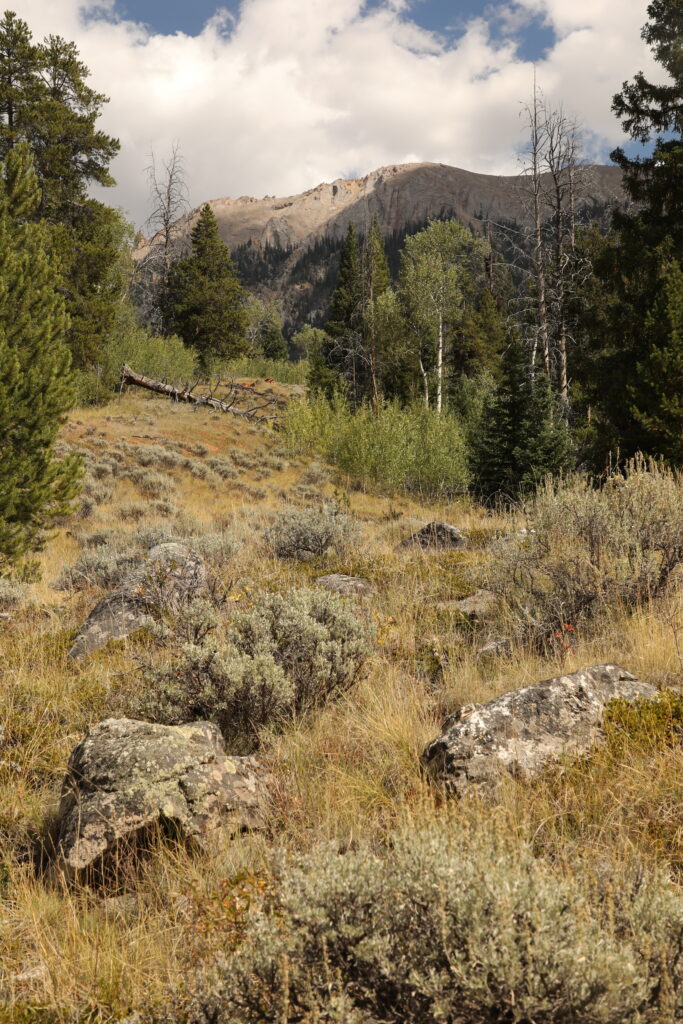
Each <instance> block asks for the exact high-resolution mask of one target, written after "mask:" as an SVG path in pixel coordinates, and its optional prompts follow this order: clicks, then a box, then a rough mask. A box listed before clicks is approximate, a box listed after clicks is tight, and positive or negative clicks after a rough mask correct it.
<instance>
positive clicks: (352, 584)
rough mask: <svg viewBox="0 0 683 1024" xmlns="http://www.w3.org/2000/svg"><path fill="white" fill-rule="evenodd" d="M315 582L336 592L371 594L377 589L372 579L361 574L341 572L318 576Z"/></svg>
mask: <svg viewBox="0 0 683 1024" xmlns="http://www.w3.org/2000/svg"><path fill="white" fill-rule="evenodd" d="M315 582H316V585H317V586H319V587H324V588H325V590H331V591H332V592H333V593H335V594H371V593H372V591H373V590H374V589H375V588H374V587H373V585H372V583H371V582H370V580H366V579H363V578H362V577H361V576H345V575H344V573H341V572H333V573H330V574H329V576H318V578H317V580H316V581H315Z"/></svg>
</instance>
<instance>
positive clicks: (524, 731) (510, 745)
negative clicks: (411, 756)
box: [422, 665, 657, 795]
mask: <svg viewBox="0 0 683 1024" xmlns="http://www.w3.org/2000/svg"><path fill="white" fill-rule="evenodd" d="M656 693H657V691H656V690H655V688H654V687H653V686H649V685H648V684H647V683H641V682H639V681H638V680H637V679H636V678H635V676H632V675H631V674H630V672H626V671H625V670H624V669H623V668H620V667H619V666H618V665H596V666H594V667H593V668H587V669H584V670H583V671H581V672H574V673H573V674H572V675H566V676H557V677H555V678H553V679H544V680H543V681H542V682H540V683H536V684H535V685H533V686H525V687H524V688H523V689H521V690H513V691H511V692H510V693H504V694H503V695H502V697H497V698H496V699H495V700H491V701H489V702H488V703H486V704H468V705H466V706H465V707H462V708H459V709H458V710H457V711H456V712H454V714H452V715H450V717H449V718H447V719H446V721H445V722H444V724H443V731H442V734H441V736H439V737H438V738H437V739H435V740H433V742H432V743H430V744H429V746H428V747H427V748H426V749H425V751H424V753H423V755H422V761H423V764H424V766H425V767H426V769H427V771H428V773H429V774H430V776H431V777H432V778H433V779H434V780H435V781H436V782H439V783H441V784H442V785H443V786H444V787H445V789H446V790H447V791H448V792H451V793H454V794H457V795H464V794H466V793H469V792H482V793H488V794H493V793H495V790H496V785H497V782H498V781H499V779H500V773H501V771H508V772H510V773H511V774H513V775H517V776H520V777H522V778H530V777H533V776H534V775H537V774H538V773H539V772H541V771H542V770H543V769H544V768H545V767H546V765H548V764H549V763H551V762H552V761H554V760H557V758H559V757H560V756H561V755H562V754H565V753H571V754H581V753H585V752H586V751H588V750H590V749H591V747H593V746H594V745H595V744H596V743H598V742H599V741H600V740H601V739H602V736H603V733H602V716H603V712H604V710H605V707H606V705H607V704H608V703H609V702H610V701H611V700H613V699H614V698H616V697H621V698H624V699H626V700H635V699H636V698H638V697H646V698H652V697H655V696H656Z"/></svg>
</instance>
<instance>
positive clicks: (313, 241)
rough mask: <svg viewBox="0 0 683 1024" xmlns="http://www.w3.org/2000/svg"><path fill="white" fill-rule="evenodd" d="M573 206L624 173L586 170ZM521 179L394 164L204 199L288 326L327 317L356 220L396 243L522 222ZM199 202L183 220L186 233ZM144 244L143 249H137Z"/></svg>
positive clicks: (607, 197)
mask: <svg viewBox="0 0 683 1024" xmlns="http://www.w3.org/2000/svg"><path fill="white" fill-rule="evenodd" d="M585 177H586V184H585V188H584V191H583V195H582V196H581V198H580V201H579V206H580V207H581V208H583V210H584V211H585V213H586V215H588V216H592V215H596V214H601V213H602V212H604V210H605V208H606V207H609V206H613V205H621V204H623V203H624V201H625V196H624V192H623V189H622V186H621V171H620V170H619V169H618V168H616V167H604V166H593V167H590V168H587V169H586V174H585ZM523 185H524V181H523V179H522V178H521V177H520V176H519V175H515V176H508V177H502V176H496V175H489V174H477V173H475V172H473V171H465V170H462V169H461V168H458V167H450V166H448V165H446V164H435V163H419V164H395V165H392V166H389V167H382V168H380V169H379V170H376V171H373V172H372V173H371V174H367V175H366V176H365V177H363V178H352V179H343V178H338V179H337V180H336V181H333V182H331V183H323V184H320V185H318V186H317V187H316V188H312V189H309V190H308V191H306V192H303V193H302V194H301V195H296V196H286V197H275V196H265V197H264V198H263V199H254V198H251V197H249V196H241V197H240V198H239V199H229V198H224V199H213V200H210V201H209V205H210V206H211V208H212V209H213V212H214V213H215V215H216V219H217V221H218V226H219V230H220V233H221V237H222V238H223V240H224V241H225V242H226V243H227V244H228V245H229V246H230V248H231V249H232V250H233V253H234V255H235V257H236V259H237V262H238V265H239V267H240V271H241V274H242V277H243V279H244V280H245V283H246V284H247V285H248V286H249V287H250V288H252V289H253V290H255V291H257V292H258V293H260V294H262V295H264V296H266V297H270V298H277V299H278V300H279V301H281V302H282V303H283V306H284V310H285V314H286V316H287V318H288V319H289V321H290V323H291V325H292V326H295V325H297V324H298V323H301V322H303V321H306V320H313V321H316V320H319V319H320V318H321V317H322V316H323V315H324V311H325V308H326V305H327V300H328V299H329V294H330V290H331V287H332V286H333V284H334V275H335V272H336V261H335V255H336V253H337V252H338V249H339V246H340V244H341V241H342V239H343V237H344V235H345V233H346V230H347V228H348V225H349V223H350V222H351V221H352V222H353V223H354V224H355V226H356V228H357V229H358V231H359V232H360V233H361V234H365V232H366V230H367V228H368V227H369V225H370V222H371V220H372V218H373V216H377V218H378V220H379V224H380V228H381V230H382V234H383V235H384V237H385V238H387V239H391V238H392V237H393V238H394V239H395V240H402V238H403V236H404V235H405V234H406V233H409V231H410V230H411V229H418V228H419V227H421V226H422V225H424V224H425V223H426V222H427V221H428V220H429V219H430V218H433V217H447V216H454V217H457V218H458V220H460V221H462V222H463V223H465V224H469V225H470V226H472V228H473V229H474V230H482V228H483V225H484V223H485V222H487V221H490V222H491V223H492V224H493V225H495V224H501V223H504V224H508V225H509V224H510V223H525V222H526V221H528V217H529V214H528V210H527V206H526V203H525V194H524V188H523ZM198 213H199V208H197V209H195V210H192V211H190V212H189V213H188V214H187V215H186V216H185V217H183V219H182V220H181V221H180V222H179V225H178V227H179V230H180V233H181V235H182V236H184V237H187V236H188V235H189V232H190V231H191V229H192V227H193V226H194V223H195V222H196V219H197V216H198ZM144 251H145V247H142V248H141V249H140V250H139V255H142V254H143V253H144Z"/></svg>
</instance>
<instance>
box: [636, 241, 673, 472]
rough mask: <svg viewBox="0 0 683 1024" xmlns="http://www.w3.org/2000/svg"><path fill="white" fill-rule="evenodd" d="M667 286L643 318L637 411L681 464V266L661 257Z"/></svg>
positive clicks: (660, 449)
mask: <svg viewBox="0 0 683 1024" xmlns="http://www.w3.org/2000/svg"><path fill="white" fill-rule="evenodd" d="M662 270H663V276H664V287H663V289H662V291H661V292H660V294H659V296H658V298H657V301H656V302H655V304H654V306H653V307H652V309H651V310H650V312H649V314H648V316H647V318H646V320H645V332H646V336H647V353H648V354H647V359H646V361H645V362H643V363H639V364H638V366H637V372H638V385H637V387H636V386H634V387H633V388H632V390H631V396H632V399H633V413H634V415H635V417H636V419H637V420H638V422H639V423H642V425H643V426H644V427H645V429H646V430H647V431H648V434H649V436H650V437H651V438H652V439H653V440H654V443H655V446H656V449H657V451H658V452H661V454H662V455H664V456H666V457H667V458H669V459H671V460H672V461H673V462H676V463H678V464H679V465H681V464H683V269H681V265H680V264H679V263H677V262H675V261H668V262H667V261H666V260H664V261H663V267H662Z"/></svg>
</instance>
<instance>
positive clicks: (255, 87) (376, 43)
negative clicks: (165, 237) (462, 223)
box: [13, 0, 657, 224]
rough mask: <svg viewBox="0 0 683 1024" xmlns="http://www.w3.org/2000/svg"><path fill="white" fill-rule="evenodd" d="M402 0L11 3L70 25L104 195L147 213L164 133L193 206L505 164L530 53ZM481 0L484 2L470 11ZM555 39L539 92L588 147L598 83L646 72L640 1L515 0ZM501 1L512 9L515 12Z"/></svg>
mask: <svg viewBox="0 0 683 1024" xmlns="http://www.w3.org/2000/svg"><path fill="white" fill-rule="evenodd" d="M410 8H411V4H410V3H409V2H408V0H383V3H382V4H381V5H380V6H379V7H373V8H368V7H367V5H366V4H365V3H364V0H243V2H242V5H241V8H240V13H239V16H238V17H237V18H234V19H233V18H232V16H230V15H228V14H227V12H223V14H222V15H221V14H218V15H217V16H216V17H214V18H213V19H211V21H210V22H209V23H208V24H207V25H206V26H205V28H204V29H203V31H202V32H201V34H199V35H197V36H188V35H185V34H183V33H180V32H178V33H176V34H174V35H160V34H154V33H152V32H149V31H148V30H147V29H146V28H145V27H144V26H143V25H139V24H135V23H134V22H131V21H121V20H118V21H116V20H112V17H113V0H104V2H102V0H100V2H97V0H85V2H83V0H57V2H56V0H14V3H13V9H14V10H16V12H17V14H19V15H20V16H21V17H23V18H24V19H25V20H26V21H27V22H28V23H29V26H30V27H31V29H32V30H33V32H34V35H36V36H42V35H43V34H47V33H57V34H60V35H63V36H65V37H66V38H67V39H73V40H74V41H75V42H76V43H77V45H78V47H79V49H80V51H81V55H82V57H83V59H84V60H85V62H86V63H87V64H88V66H89V67H90V68H91V70H92V84H93V85H94V86H95V87H96V88H97V89H99V90H101V91H102V92H104V93H106V94H107V95H108V96H109V97H110V98H111V101H110V103H109V104H108V105H107V107H106V108H105V111H104V114H103V116H102V119H101V125H102V127H103V128H104V129H105V130H106V131H108V132H110V133H111V134H113V135H116V136H117V137H118V138H119V139H120V140H121V144H122V152H121V155H120V156H119V157H118V158H117V159H116V161H115V163H114V165H113V168H112V169H113V173H114V175H115V177H116V178H117V180H118V182H119V184H118V187H117V188H116V189H115V190H109V191H108V193H107V200H108V201H109V202H113V203H118V204H120V205H121V206H123V207H124V208H125V209H126V210H127V211H129V213H130V215H131V217H132V218H133V219H134V220H135V221H136V223H138V224H139V223H141V222H142V221H144V219H145V216H146V184H145V179H144V173H143V169H144V167H145V166H146V165H147V163H148V161H149V153H150V149H152V148H153V149H154V150H155V152H156V153H157V154H158V155H159V156H164V155H165V154H166V153H167V151H168V149H169V147H170V145H171V143H172V141H173V140H176V139H177V140H179V142H180V145H181V148H182V151H183V153H184V156H185V160H186V166H187V170H188V174H189V178H190V186H191V197H192V201H193V203H199V202H200V201H203V200H205V199H208V198H216V197H218V196H239V195H255V196H261V195H264V194H279V195H286V194H289V193H294V192H299V191H302V190H303V189H306V188H310V187H312V186H314V185H316V184H318V183H319V182H320V181H324V180H328V181H329V180H331V179H333V178H335V177H339V176H343V175H347V174H355V173H361V174H362V173H365V172H367V171H370V170H373V169H374V168H376V167H379V166H382V165H384V164H389V163H395V162H400V161H406V160H415V159H420V160H436V161H443V162H445V163H452V164H455V165H456V166H459V167H466V168H469V169H471V170H479V171H485V172H493V173H506V172H513V171H514V170H515V168H516V158H515V155H514V154H515V151H516V149H517V148H518V147H519V145H520V139H521V135H520V131H521V129H520V121H519V117H518V112H519V107H520V102H521V101H525V100H526V99H528V97H529V95H530V91H531V85H532V73H533V72H532V66H531V64H530V63H528V62H526V61H523V60H522V59H520V57H519V55H518V52H517V49H516V44H515V40H514V35H513V36H512V37H509V38H507V39H506V41H505V42H504V43H495V42H493V41H492V39H491V36H490V34H489V27H488V23H487V21H486V20H485V18H483V17H482V18H478V19H473V20H472V21H470V23H469V24H468V25H467V26H466V29H465V31H464V32H463V33H462V34H461V35H460V36H459V37H458V38H457V39H456V40H454V41H453V42H445V41H444V40H442V39H440V38H438V37H437V36H436V35H434V34H432V33H429V32H427V31H425V30H424V29H422V28H420V27H419V26H418V25H417V24H416V22H415V21H413V20H412V18H411V11H410ZM483 8H484V5H483V4H482V9H483ZM525 11H528V12H529V13H530V14H531V15H533V16H535V17H539V16H540V17H542V18H544V19H545V21H546V23H547V24H548V25H550V26H551V27H552V28H553V29H554V31H555V36H556V43H555V45H554V46H553V48H552V49H551V50H550V51H549V52H548V53H547V54H546V55H545V57H544V58H543V60H541V61H540V62H539V63H538V66H537V75H538V80H539V83H540V84H541V85H542V87H543V89H544V91H545V92H546V94H547V95H548V96H549V98H551V99H552V100H554V101H560V100H561V101H562V102H563V104H564V107H565V109H566V110H567V111H571V112H572V113H575V114H576V115H577V116H578V117H579V119H580V120H581V121H582V122H583V123H584V125H585V127H586V128H587V129H588V132H589V133H590V134H591V136H592V137H593V138H596V139H597V140H598V144H602V145H604V146H611V145H613V144H615V143H616V142H618V141H620V139H621V134H620V131H619V127H618V125H617V123H616V121H615V119H614V117H613V115H612V114H611V112H610V103H611V97H612V94H613V93H614V92H615V91H616V90H617V89H618V88H619V86H620V84H621V82H622V81H623V80H624V79H625V78H628V77H630V76H631V75H632V74H633V73H634V72H635V71H637V70H639V69H641V68H642V69H643V70H644V71H645V72H646V73H648V74H651V75H657V70H656V66H653V63H652V60H651V57H650V54H649V51H648V49H647V48H646V47H645V45H644V43H643V42H642V40H641V39H640V29H641V26H642V24H643V22H644V21H645V18H646V12H645V3H644V0H572V3H571V4H568V3H567V2H566V0H516V2H513V3H511V4H510V5H509V13H508V15H507V22H508V25H509V26H511V27H513V26H514V25H515V23H516V22H517V23H518V24H519V25H522V24H523V22H524V18H523V17H520V15H523V14H524V12H525ZM515 12H516V13H515Z"/></svg>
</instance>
